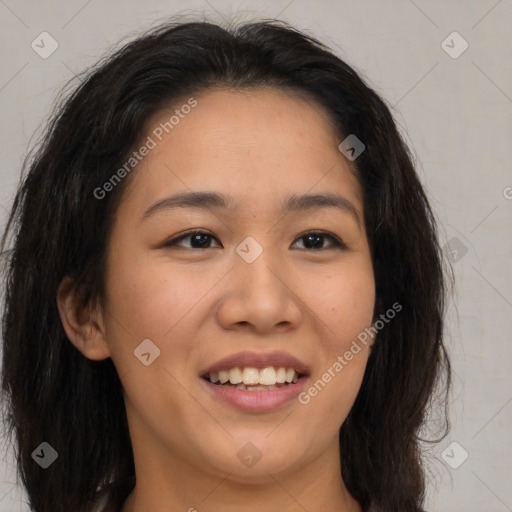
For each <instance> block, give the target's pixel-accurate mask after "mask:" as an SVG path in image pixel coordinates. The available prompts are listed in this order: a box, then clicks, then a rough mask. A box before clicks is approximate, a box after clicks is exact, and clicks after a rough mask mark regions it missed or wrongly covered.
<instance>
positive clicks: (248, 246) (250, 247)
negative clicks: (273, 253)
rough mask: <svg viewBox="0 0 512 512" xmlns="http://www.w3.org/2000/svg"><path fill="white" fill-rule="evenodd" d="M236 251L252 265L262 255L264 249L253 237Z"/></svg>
mask: <svg viewBox="0 0 512 512" xmlns="http://www.w3.org/2000/svg"><path fill="white" fill-rule="evenodd" d="M235 250H236V253H237V254H238V255H239V256H240V257H241V258H242V259H244V260H245V261H246V262H247V263H252V262H253V261H255V260H256V258H258V257H259V256H260V255H261V253H262V252H263V247H261V245H260V244H259V243H258V242H256V240H254V238H253V237H252V236H248V237H247V238H246V239H245V240H244V241H243V242H241V243H240V244H239V245H238V246H237V248H236V249H235Z"/></svg>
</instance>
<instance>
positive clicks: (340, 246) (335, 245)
mask: <svg viewBox="0 0 512 512" xmlns="http://www.w3.org/2000/svg"><path fill="white" fill-rule="evenodd" d="M194 235H206V236H209V237H211V238H216V237H215V236H213V235H212V234H210V233H208V232H206V231H190V232H188V233H185V234H183V235H180V236H178V237H176V238H173V239H171V240H169V241H168V242H166V243H165V244H164V247H174V246H178V242H181V241H182V240H185V239H186V238H190V237H191V236H194ZM308 235H314V236H321V237H324V238H328V239H330V240H331V241H332V243H333V246H332V247H327V248H321V249H307V248H306V249H302V250H305V251H314V252H320V251H327V250H330V249H336V248H337V249H341V250H347V249H348V247H347V245H346V244H345V242H343V240H341V239H340V238H339V237H337V236H335V235H332V234H330V233H327V232H325V231H308V232H306V233H304V234H302V235H300V236H299V237H298V238H297V240H300V239H301V238H306V237H307V236H308ZM217 241H218V240H217ZM179 247H181V246H179ZM185 249H191V250H193V251H200V250H202V249H215V247H205V248H201V247H185Z"/></svg>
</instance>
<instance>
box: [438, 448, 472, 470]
mask: <svg viewBox="0 0 512 512" xmlns="http://www.w3.org/2000/svg"><path fill="white" fill-rule="evenodd" d="M441 457H442V458H443V460H444V461H445V462H446V464H448V466H450V467H451V468H452V469H457V468H459V467H460V466H462V464H464V462H465V461H466V459H467V458H468V457H469V454H468V452H467V451H466V450H465V449H464V448H463V447H462V446H461V445H460V444H459V443H457V441H453V442H452V443H450V444H449V445H448V446H447V447H446V448H445V449H444V451H443V453H441Z"/></svg>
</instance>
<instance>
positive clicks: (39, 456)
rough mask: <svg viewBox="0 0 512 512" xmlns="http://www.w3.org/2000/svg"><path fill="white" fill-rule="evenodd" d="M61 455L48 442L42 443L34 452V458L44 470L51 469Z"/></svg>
mask: <svg viewBox="0 0 512 512" xmlns="http://www.w3.org/2000/svg"><path fill="white" fill-rule="evenodd" d="M58 456H59V454H58V453H57V452H56V451H55V450H54V449H53V448H52V446H51V445H50V444H48V443H46V442H44V443H41V444H40V445H39V446H38V447H37V448H36V449H35V450H34V451H33V452H32V458H33V459H34V460H35V461H36V462H37V463H38V464H39V465H40V466H41V467H42V468H43V469H46V468H48V467H50V466H51V465H52V464H53V463H54V462H55V461H56V460H57V457H58Z"/></svg>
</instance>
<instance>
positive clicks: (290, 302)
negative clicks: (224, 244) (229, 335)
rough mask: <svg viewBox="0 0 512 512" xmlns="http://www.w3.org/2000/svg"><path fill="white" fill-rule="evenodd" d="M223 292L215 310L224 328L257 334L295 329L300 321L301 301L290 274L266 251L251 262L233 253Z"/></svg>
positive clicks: (301, 313)
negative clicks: (232, 263) (232, 260)
mask: <svg viewBox="0 0 512 512" xmlns="http://www.w3.org/2000/svg"><path fill="white" fill-rule="evenodd" d="M234 258H235V259H234V268H233V270H232V271H231V272H230V273H229V274H230V277H229V281H228V285H227V287H226V292H225V294H224V295H223V297H222V299H221V302H220V304H219V306H218V308H217V320H218V322H219V324H220V325H221V326H222V327H223V328H225V329H231V330H232V329H240V330H242V329H244V330H246V329H248V330H252V331H254V332H255V333H259V334H268V333H270V332H272V331H275V330H278V331H281V330H287V329H292V328H295V327H297V326H298V325H299V324H300V322H301V319H302V315H303V312H302V307H301V300H300V298H299V297H298V296H297V294H296V293H295V291H294V289H293V288H294V287H293V278H292V275H291V271H290V270H289V269H288V270H287V269H286V268H285V267H284V265H283V264H282V263H281V264H279V261H278V260H277V261H276V259H275V258H273V259H272V258H270V256H269V251H263V253H262V254H261V255H260V256H259V257H258V258H257V259H256V260H255V261H253V262H252V263H247V262H246V261H244V260H243V259H242V258H240V257H239V256H238V255H237V254H235V256H234Z"/></svg>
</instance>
